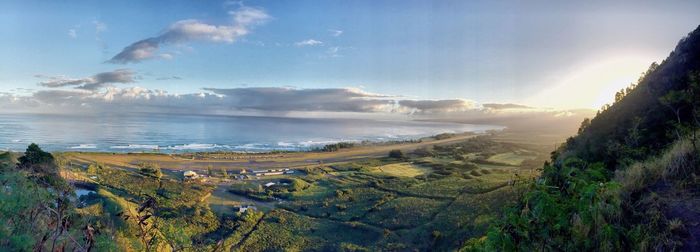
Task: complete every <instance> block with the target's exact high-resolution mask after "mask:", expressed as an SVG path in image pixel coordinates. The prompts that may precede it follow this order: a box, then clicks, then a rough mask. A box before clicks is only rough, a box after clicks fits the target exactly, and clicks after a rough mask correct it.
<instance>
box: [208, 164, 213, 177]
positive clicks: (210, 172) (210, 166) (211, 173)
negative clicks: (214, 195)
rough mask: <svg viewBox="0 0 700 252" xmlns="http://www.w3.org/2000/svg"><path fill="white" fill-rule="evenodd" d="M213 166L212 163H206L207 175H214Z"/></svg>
mask: <svg viewBox="0 0 700 252" xmlns="http://www.w3.org/2000/svg"><path fill="white" fill-rule="evenodd" d="M212 168H213V166H212V165H207V175H209V177H211V176H214V172H213V171H212Z"/></svg>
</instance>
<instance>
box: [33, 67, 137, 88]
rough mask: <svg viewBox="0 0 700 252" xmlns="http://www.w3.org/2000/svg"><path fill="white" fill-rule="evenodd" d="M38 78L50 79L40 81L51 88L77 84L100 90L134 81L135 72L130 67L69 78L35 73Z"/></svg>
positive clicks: (77, 86)
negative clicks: (111, 85)
mask: <svg viewBox="0 0 700 252" xmlns="http://www.w3.org/2000/svg"><path fill="white" fill-rule="evenodd" d="M35 77H37V78H46V79H48V80H45V81H42V82H39V85H41V86H44V87H50V88H58V87H67V86H76V88H79V89H85V90H98V89H101V88H103V87H105V86H107V85H109V84H115V83H133V82H135V80H134V72H132V71H131V70H129V69H117V70H114V71H111V72H104V73H98V74H96V75H93V76H90V77H85V78H78V79H75V78H68V77H65V76H45V75H35Z"/></svg>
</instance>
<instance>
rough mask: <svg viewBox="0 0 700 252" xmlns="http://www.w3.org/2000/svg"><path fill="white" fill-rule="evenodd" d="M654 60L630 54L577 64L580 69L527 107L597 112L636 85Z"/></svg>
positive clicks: (567, 75) (563, 78) (535, 98)
mask: <svg viewBox="0 0 700 252" xmlns="http://www.w3.org/2000/svg"><path fill="white" fill-rule="evenodd" d="M654 58H655V57H650V56H646V55H635V54H629V55H623V56H614V57H609V58H607V59H605V60H600V61H590V62H588V63H585V64H580V67H576V68H574V69H573V70H572V71H570V73H569V74H566V75H563V77H562V78H558V79H557V80H555V82H556V83H559V84H558V85H555V86H554V87H552V88H548V89H546V90H543V91H542V92H540V93H539V94H537V95H535V96H534V97H533V98H532V99H531V100H530V104H537V105H540V106H545V107H555V108H591V109H599V108H600V107H601V106H603V105H604V104H606V103H612V102H613V101H614V97H615V92H617V91H619V90H620V89H623V88H625V87H627V86H629V85H630V84H631V83H636V82H637V80H638V79H639V76H640V75H641V74H642V72H644V71H646V70H647V68H648V67H649V65H650V64H651V63H652V62H653V61H654V60H653V59H654Z"/></svg>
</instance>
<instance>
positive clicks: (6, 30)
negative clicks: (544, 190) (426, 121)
mask: <svg viewBox="0 0 700 252" xmlns="http://www.w3.org/2000/svg"><path fill="white" fill-rule="evenodd" d="M246 9H252V10H256V11H259V12H260V13H262V14H264V15H265V17H263V18H259V19H256V20H255V21H253V22H251V23H246V24H244V25H243V26H245V27H244V30H245V34H238V35H235V36H232V37H229V38H230V41H226V39H224V40H225V41H220V40H217V39H215V38H212V37H207V38H204V39H202V38H200V39H196V38H195V39H191V38H189V37H187V38H183V37H179V36H180V35H181V34H179V33H178V34H179V35H176V36H177V37H176V38H175V39H162V36H161V37H159V36H160V35H162V34H167V31H168V29H169V27H173V25H174V24H176V23H177V22H179V21H182V20H191V21H192V22H196V23H197V24H206V25H218V26H230V27H234V28H236V29H238V28H240V26H237V24H236V22H235V21H233V19H234V14H232V13H234V12H235V13H240V12H241V10H246ZM237 11H238V12H237ZM698 13H700V2H698V1H671V2H661V1H656V2H639V1H634V2H623V1H619V2H618V1H616V2H615V3H608V1H600V2H597V1H592V2H586V3H579V2H574V1H566V3H563V2H559V1H527V2H525V1H243V2H215V1H168V2H164V1H118V2H117V1H115V2H112V1H3V2H2V3H0V37H1V38H2V39H0V55H2V57H0V92H8V93H11V94H12V95H16V96H17V95H18V96H30V95H32V94H33V93H34V92H37V91H41V90H51V91H55V90H72V89H74V88H75V86H70V85H72V84H70V85H65V86H58V87H48V86H47V85H44V86H40V85H39V83H42V82H45V83H46V82H48V81H51V80H61V81H64V80H80V79H81V78H89V77H91V76H95V75H96V74H98V73H105V72H111V71H115V70H117V69H128V70H129V71H131V72H133V74H132V75H133V76H132V75H130V76H129V77H133V78H129V79H128V81H124V83H121V82H115V83H107V84H108V85H107V86H115V87H118V88H126V87H133V86H138V87H142V88H145V89H148V90H155V89H160V90H166V91H168V92H169V93H171V94H191V93H197V92H209V91H205V90H203V88H209V89H207V90H212V89H215V90H220V89H231V88H254V87H255V88H257V87H291V88H293V89H295V90H303V89H329V88H331V89H332V88H348V87H351V88H356V89H359V90H361V92H366V93H372V94H381V95H387V96H399V97H401V98H400V99H409V100H413V99H417V100H421V99H425V100H455V99H458V100H467V101H474V102H476V103H489V102H495V103H520V104H526V105H532V106H544V107H557V108H580V107H586V108H597V106H599V105H601V104H602V103H604V102H606V101H607V100H609V99H608V97H610V98H611V97H612V96H613V93H610V92H611V91H613V92H614V90H617V89H619V88H620V87H623V86H626V85H627V84H629V82H630V81H632V80H636V79H637V77H638V76H639V73H641V72H642V71H644V70H645V69H646V66H648V65H649V64H650V63H651V62H652V61H660V60H662V59H663V58H665V57H666V56H667V55H668V53H669V52H670V51H671V50H672V49H673V47H674V46H675V44H676V43H677V41H678V40H679V39H680V38H682V37H683V36H684V35H685V34H687V33H688V32H690V31H692V30H693V29H694V28H695V27H697V26H698V25H699V24H700V15H698ZM258 14H259V13H258ZM236 32H238V30H236ZM148 38H158V39H159V40H158V41H166V42H160V44H159V46H158V48H157V51H156V53H157V55H160V56H153V57H151V58H148V59H144V60H140V61H138V62H118V63H110V62H109V61H110V60H111V59H114V58H115V57H116V55H118V54H119V53H120V52H122V51H123V50H124V49H125V48H126V47H127V46H129V45H132V44H133V43H135V42H138V41H142V40H144V39H148ZM305 41H306V42H307V43H305V44H306V45H302V44H304V43H303V42H305ZM166 56H167V57H166ZM37 76H38V77H37ZM52 77H53V79H52ZM89 82H90V81H87V82H86V81H82V82H80V83H82V84H86V83H89ZM62 83H63V82H62ZM112 84H113V85H112ZM99 87H100V88H103V86H99ZM25 89H30V90H25ZM91 91H92V92H98V91H96V90H91ZM221 93H226V92H221ZM229 93H230V92H229ZM601 97H602V98H601Z"/></svg>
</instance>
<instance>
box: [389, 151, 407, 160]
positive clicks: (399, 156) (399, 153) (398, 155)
mask: <svg viewBox="0 0 700 252" xmlns="http://www.w3.org/2000/svg"><path fill="white" fill-rule="evenodd" d="M389 157H390V158H396V159H403V158H404V155H403V152H402V151H401V150H391V151H389Z"/></svg>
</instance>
